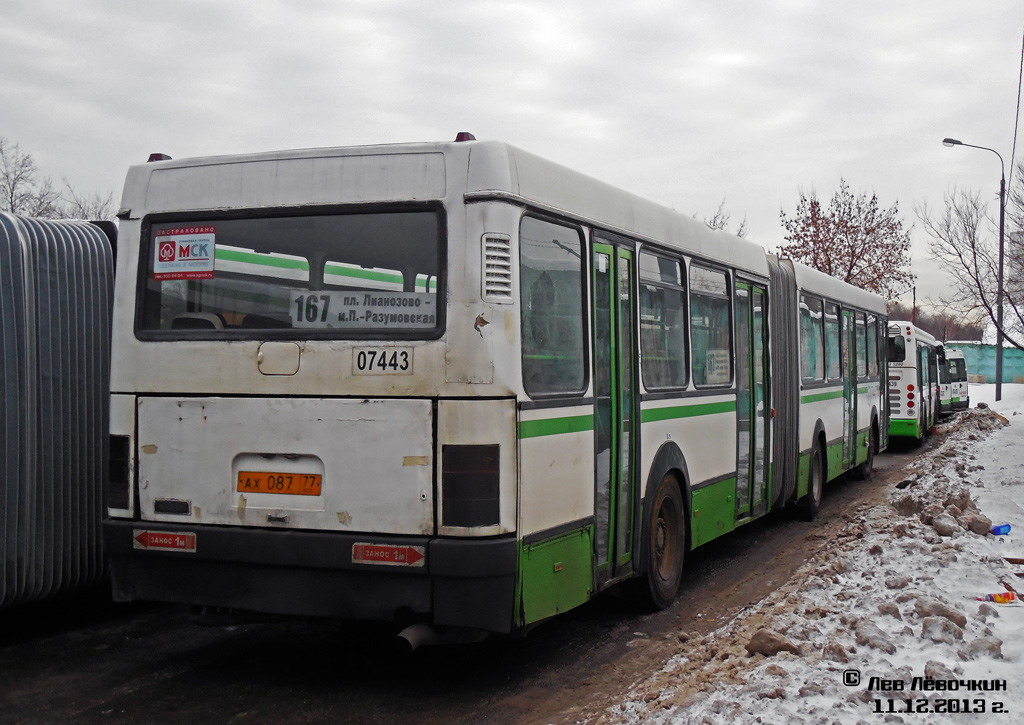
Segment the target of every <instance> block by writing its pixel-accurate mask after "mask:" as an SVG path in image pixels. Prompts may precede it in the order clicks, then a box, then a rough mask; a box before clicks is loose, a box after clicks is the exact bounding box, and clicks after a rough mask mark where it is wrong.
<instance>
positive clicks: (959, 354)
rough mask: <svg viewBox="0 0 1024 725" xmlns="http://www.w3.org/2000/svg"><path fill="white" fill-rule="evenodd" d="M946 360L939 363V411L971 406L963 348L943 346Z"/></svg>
mask: <svg viewBox="0 0 1024 725" xmlns="http://www.w3.org/2000/svg"><path fill="white" fill-rule="evenodd" d="M943 348H944V350H945V358H946V361H945V363H944V364H940V365H939V413H940V414H946V413H952V412H954V411H957V410H966V409H967V408H970V407H971V396H970V392H969V390H968V384H967V363H966V361H965V360H964V353H963V351H962V350H956V349H953V348H950V347H947V346H943Z"/></svg>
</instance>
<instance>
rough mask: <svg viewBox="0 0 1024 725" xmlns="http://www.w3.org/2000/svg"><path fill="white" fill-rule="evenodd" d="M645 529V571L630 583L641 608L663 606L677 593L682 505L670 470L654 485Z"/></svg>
mask: <svg viewBox="0 0 1024 725" xmlns="http://www.w3.org/2000/svg"><path fill="white" fill-rule="evenodd" d="M647 532H648V533H647V535H648V537H649V538H648V541H647V547H646V554H647V561H645V562H644V564H645V565H646V567H645V570H646V573H645V574H644V575H643V576H642V577H641V578H640V579H639V580H636V581H635V582H634V584H635V585H636V590H635V593H636V595H637V598H638V600H639V601H640V603H641V604H643V605H644V606H645V607H648V608H652V609H666V608H667V607H668V606H669V605H671V604H672V602H673V601H675V598H676V594H677V593H678V592H679V581H680V580H681V579H682V576H683V561H684V559H685V558H686V507H685V506H684V505H683V495H682V493H681V492H680V490H679V483H678V481H677V480H676V477H675V476H674V475H673V474H672V473H666V474H665V475H664V476H662V478H661V483H660V484H659V485H658V492H657V494H656V495H655V497H654V505H653V506H652V507H651V517H650V526H649V527H648V529H647Z"/></svg>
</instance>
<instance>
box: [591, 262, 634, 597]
mask: <svg viewBox="0 0 1024 725" xmlns="http://www.w3.org/2000/svg"><path fill="white" fill-rule="evenodd" d="M633 275H634V272H633V252H632V251H631V250H629V249H626V248H623V247H620V246H612V245H610V244H599V243H595V244H594V392H595V398H596V400H595V405H596V413H595V421H594V423H595V435H594V440H595V451H594V453H595V460H594V470H595V501H594V511H595V514H596V529H597V530H596V532H595V548H596V552H595V553H596V559H597V579H598V588H600V587H601V585H603V584H605V583H607V582H608V581H611V580H614V579H618V578H620V577H622V576H624V575H625V574H628V573H629V572H631V571H632V569H633V563H632V561H633V520H634V513H635V510H636V509H635V506H636V501H637V497H638V496H637V485H636V480H635V479H636V476H635V471H634V455H635V451H636V441H635V432H636V426H635V421H636V383H635V379H636V368H635V362H634V358H635V353H634V351H635V344H634V340H635V330H634V323H633V286H634V285H633Z"/></svg>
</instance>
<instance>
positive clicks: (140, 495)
mask: <svg viewBox="0 0 1024 725" xmlns="http://www.w3.org/2000/svg"><path fill="white" fill-rule="evenodd" d="M465 138H466V140H463V136H462V135H461V134H460V140H457V141H456V142H453V143H422V144H403V145H388V146H367V147H354V148H335V149H318V150H303V151H289V152H280V153H266V154H257V155H246V156H230V157H211V158H201V159H190V160H170V159H166V158H162V157H160V156H157V157H156V158H157V159H158V160H156V161H153V162H152V163H147V164H143V165H139V166H135V167H132V169H131V170H130V171H129V174H128V178H127V181H126V184H125V189H124V196H123V202H122V208H121V210H120V212H119V217H120V220H121V222H120V240H121V241H120V245H121V253H120V254H119V256H118V267H119V268H118V275H117V288H116V296H115V314H114V333H113V361H112V372H111V388H112V401H111V434H112V435H111V444H110V445H111V456H112V465H111V477H110V482H109V488H108V491H107V504H108V511H107V513H108V516H107V518H106V520H105V534H106V546H107V552H108V555H109V559H110V562H111V568H112V578H113V583H114V592H115V596H116V597H117V598H118V599H120V600H131V599H152V600H163V601H173V602H182V603H188V604H193V605H197V606H201V607H209V608H217V609H218V610H244V611H250V612H252V611H255V612H264V613H276V614H284V615H301V616H304V615H314V616H331V617H344V618H358V619H366V620H378V621H386V622H394V623H395V624H396V625H398V626H401V627H404V628H405V629H403V636H405V638H406V639H407V640H409V641H410V642H413V643H414V644H415V643H419V642H421V641H432V638H435V637H439V636H440V633H441V632H442V631H444V630H447V631H448V632H449V633H457V634H458V636H472V637H476V636H478V635H481V634H484V633H502V634H521V633H523V632H525V631H526V630H528V629H529V628H530V627H531V626H532V625H534V624H535V623H538V622H540V621H543V620H545V619H547V618H549V617H551V616H553V615H555V614H557V613H559V612H563V611H565V610H568V609H570V608H572V607H575V606H577V605H580V604H582V603H584V602H586V601H587V600H589V599H590V598H592V597H594V596H596V595H597V594H598V593H600V592H602V591H604V590H605V589H607V588H609V587H611V586H613V585H615V584H617V583H620V582H627V581H628V582H629V586H631V588H633V589H634V591H635V593H636V594H637V595H639V596H640V597H641V598H642V599H645V600H646V601H647V603H648V604H650V605H653V606H655V607H662V608H663V607H666V606H668V605H669V604H670V603H671V602H672V600H673V598H674V597H675V595H676V593H677V589H678V586H679V580H680V576H681V571H682V566H683V562H684V560H685V557H686V554H687V552H688V551H689V550H690V549H692V548H693V547H696V546H699V545H701V544H704V543H706V542H708V541H711V540H712V539H715V538H716V537H718V536H721V535H723V534H725V533H727V532H729V531H732V530H733V529H735V528H737V527H739V526H741V525H743V524H745V523H747V522H750V521H753V520H755V519H757V518H759V517H761V516H763V515H764V514H765V513H767V512H768V511H770V510H772V509H777V508H781V507H786V506H789V505H793V504H797V503H801V504H802V506H803V508H804V510H805V512H806V513H807V514H808V515H811V516H813V514H814V513H815V512H816V511H817V508H818V505H819V504H820V501H821V495H822V487H823V485H824V484H825V483H826V482H827V481H829V480H831V479H833V478H835V477H837V476H839V475H840V474H841V473H843V472H844V471H850V470H854V471H856V472H858V473H860V474H862V475H870V472H871V466H872V461H873V456H874V454H875V453H876V452H877V451H878V450H879V448H880V447H882V446H884V445H885V439H886V436H887V434H888V431H889V422H888V411H887V409H886V408H885V406H884V404H883V400H884V399H883V397H882V395H883V391H884V389H885V371H886V368H885V357H884V355H885V346H884V344H881V343H882V342H884V334H885V329H886V321H885V316H884V314H885V307H884V304H883V301H882V299H881V298H880V297H878V296H876V295H874V294H869V293H867V292H864V291H862V290H860V289H857V288H855V287H852V286H850V285H848V284H845V283H843V282H840V281H837V280H835V279H832V278H830V277H828V276H826V275H824V274H821V273H819V272H817V271H815V270H812V269H809V268H807V267H804V266H802V265H799V264H794V263H793V262H791V261H788V260H780V259H777V258H775V257H772V256H769V255H766V253H765V251H764V250H763V249H762V248H761V247H759V246H758V245H756V244H753V243H751V242H748V241H745V240H742V239H739V238H736V237H733V236H730V235H728V234H726V233H724V232H720V231H712V230H710V229H708V228H707V227H706V226H705V225H704V224H701V223H699V222H697V221H695V220H693V219H692V218H690V217H688V216H686V215H682V214H677V213H675V212H673V211H670V210H668V209H666V208H664V207H661V206H658V205H656V204H653V203H651V202H648V201H645V200H643V199H641V198H639V197H637V196H634V195H631V194H628V193H625V192H622V191H619V190H617V189H614V188H612V187H610V186H608V185H606V184H604V183H601V182H598V181H595V180H594V179H591V178H589V177H586V176H584V175H582V174H578V173H576V172H573V171H570V170H568V169H566V168H564V167H561V166H559V165H557V164H554V163H551V162H549V161H546V160H543V159H541V158H539V157H537V156H534V155H532V154H529V153H526V152H524V151H521V150H519V149H517V148H514V147H512V146H508V145H505V144H502V143H497V142H478V141H476V140H475V139H472V138H471V137H468V136H467V137H465Z"/></svg>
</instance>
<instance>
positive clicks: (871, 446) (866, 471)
mask: <svg viewBox="0 0 1024 725" xmlns="http://www.w3.org/2000/svg"><path fill="white" fill-rule="evenodd" d="M855 475H856V477H857V478H858V479H859V480H861V481H867V480H868V479H869V478H871V477H872V476H873V475H875V429H874V427H872V428H871V431H870V432H869V433H868V457H867V458H865V459H864V462H863V463H862V464H860V465H859V466H857V471H856V473H855Z"/></svg>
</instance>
